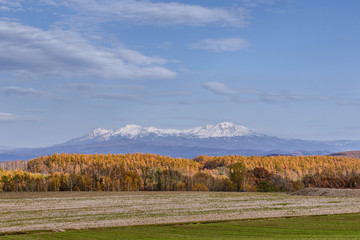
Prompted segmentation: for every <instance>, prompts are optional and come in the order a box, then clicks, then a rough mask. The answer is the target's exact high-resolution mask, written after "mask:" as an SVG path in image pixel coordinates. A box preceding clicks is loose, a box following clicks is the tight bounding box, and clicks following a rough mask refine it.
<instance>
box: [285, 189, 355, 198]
mask: <svg viewBox="0 0 360 240" xmlns="http://www.w3.org/2000/svg"><path fill="white" fill-rule="evenodd" d="M292 195H303V196H327V197H360V189H335V188H305V189H302V190H300V191H298V192H295V193H292Z"/></svg>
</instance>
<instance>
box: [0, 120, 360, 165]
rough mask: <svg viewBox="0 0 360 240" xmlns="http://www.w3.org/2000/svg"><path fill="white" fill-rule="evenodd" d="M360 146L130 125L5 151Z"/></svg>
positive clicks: (229, 130) (1, 157)
mask: <svg viewBox="0 0 360 240" xmlns="http://www.w3.org/2000/svg"><path fill="white" fill-rule="evenodd" d="M359 149H360V141H356V140H338V141H314V140H301V139H285V138H279V137H275V136H268V135H265V134H261V133H258V132H255V131H252V130H250V129H248V128H246V127H244V126H241V125H236V124H234V123H230V122H222V123H219V124H216V125H205V126H201V127H195V128H189V129H183V130H177V129H160V128H155V127H141V126H139V125H126V126H125V127H122V128H119V129H114V130H108V129H104V128H97V129H94V130H92V131H90V132H88V133H87V134H85V135H83V136H82V137H79V138H74V139H71V140H69V141H66V142H64V143H60V144H56V145H52V146H49V147H43V148H17V149H10V150H4V151H0V161H6V160H24V159H30V158H35V157H38V156H40V155H52V154H53V153H62V152H64V153H83V154H95V153H99V154H100V153H103V154H107V153H112V154H125V153H136V152H137V153H153V154H159V155H166V156H170V157H183V158H194V157H196V156H199V155H211V156H222V155H244V156H251V155H328V154H331V153H335V152H342V151H351V150H359Z"/></svg>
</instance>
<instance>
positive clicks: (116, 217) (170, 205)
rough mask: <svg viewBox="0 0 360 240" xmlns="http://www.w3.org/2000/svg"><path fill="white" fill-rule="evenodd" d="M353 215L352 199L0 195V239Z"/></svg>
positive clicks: (356, 205)
mask: <svg viewBox="0 0 360 240" xmlns="http://www.w3.org/2000/svg"><path fill="white" fill-rule="evenodd" d="M359 212H360V198H358V197H346V198H345V197H340V196H336V197H326V196H300V195H289V194H286V193H238V192H229V193H226V192H57V193H54V192H48V193H46V192H42V193H1V194H0V233H1V232H2V233H5V232H20V231H30V230H54V231H58V230H59V229H84V228H96V227H116V226H129V225H143V224H164V223H180V222H197V221H218V220H236V219H250V218H267V217H284V216H301V215H322V214H340V213H359Z"/></svg>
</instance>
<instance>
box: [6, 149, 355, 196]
mask: <svg viewBox="0 0 360 240" xmlns="http://www.w3.org/2000/svg"><path fill="white" fill-rule="evenodd" d="M305 187H329V188H360V159H357V158H350V157H337V156H250V157H245V156H236V155H235V156H221V157H211V156H199V157H196V158H194V159H184V158H171V157H167V156H160V155H155V154H140V153H135V154H94V155H89V154H65V153H62V154H53V155H49V156H40V157H38V158H35V159H31V160H27V161H25V160H24V161H9V162H3V163H0V192H22V191H31V192H33V191H253V192H255V191H260V192H271V191H286V192H292V191H298V190H300V189H302V188H305Z"/></svg>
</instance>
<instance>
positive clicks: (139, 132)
mask: <svg viewBox="0 0 360 240" xmlns="http://www.w3.org/2000/svg"><path fill="white" fill-rule="evenodd" d="M152 134H153V135H155V136H163V137H166V136H175V137H186V138H213V137H236V136H250V135H255V134H256V133H255V132H253V131H251V130H249V129H248V128H246V127H244V126H241V125H236V124H234V123H231V122H222V123H219V124H216V125H206V126H202V127H195V128H189V129H184V130H177V129H159V128H155V127H141V126H139V125H126V126H125V127H122V128H120V129H117V130H107V129H104V128H97V129H95V130H93V131H91V132H89V133H88V134H87V135H85V136H84V137H82V138H79V139H76V141H80V142H83V141H86V140H96V141H104V140H105V141H106V140H110V139H111V138H112V137H126V138H130V139H133V138H138V137H145V136H149V135H152Z"/></svg>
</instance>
